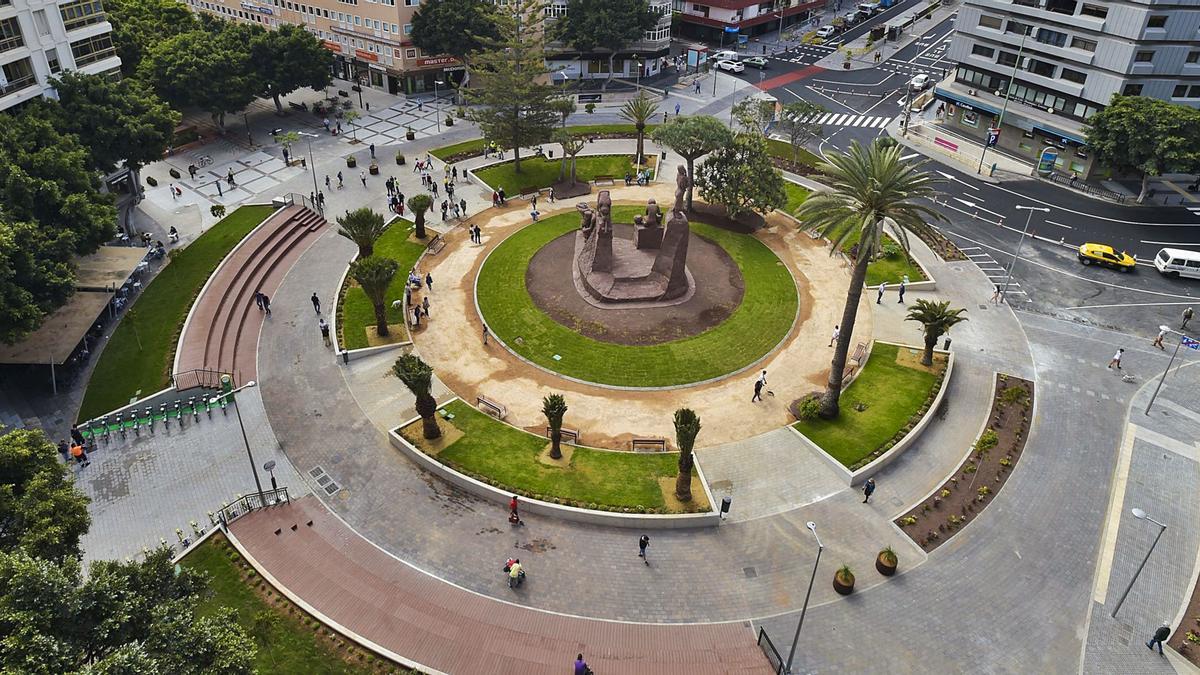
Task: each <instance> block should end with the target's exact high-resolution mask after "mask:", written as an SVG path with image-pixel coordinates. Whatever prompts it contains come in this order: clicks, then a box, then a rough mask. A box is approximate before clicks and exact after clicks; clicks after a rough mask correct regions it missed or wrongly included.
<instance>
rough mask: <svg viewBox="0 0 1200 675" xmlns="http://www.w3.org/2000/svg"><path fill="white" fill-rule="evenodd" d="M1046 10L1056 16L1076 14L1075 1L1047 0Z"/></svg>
mask: <svg viewBox="0 0 1200 675" xmlns="http://www.w3.org/2000/svg"><path fill="white" fill-rule="evenodd" d="M1046 10H1047V11H1050V12H1054V13H1056V14H1066V15H1067V16H1071V15H1073V14H1075V0H1046Z"/></svg>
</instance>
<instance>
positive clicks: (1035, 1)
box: [1012, 0, 1042, 7]
mask: <svg viewBox="0 0 1200 675" xmlns="http://www.w3.org/2000/svg"><path fill="white" fill-rule="evenodd" d="M1012 4H1014V5H1021V6H1022V7H1041V6H1042V3H1041V0H1012Z"/></svg>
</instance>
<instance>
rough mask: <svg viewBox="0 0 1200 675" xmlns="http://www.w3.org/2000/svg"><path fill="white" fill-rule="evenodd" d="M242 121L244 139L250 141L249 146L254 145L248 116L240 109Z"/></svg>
mask: <svg viewBox="0 0 1200 675" xmlns="http://www.w3.org/2000/svg"><path fill="white" fill-rule="evenodd" d="M242 122H243V123H245V125H246V140H247V141H249V142H250V147H254V136H253V135H252V134H251V133H250V116H249V115H247V114H246V111H245V110H243V111H242Z"/></svg>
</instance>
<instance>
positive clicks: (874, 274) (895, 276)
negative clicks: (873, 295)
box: [842, 232, 928, 286]
mask: <svg viewBox="0 0 1200 675" xmlns="http://www.w3.org/2000/svg"><path fill="white" fill-rule="evenodd" d="M858 234H859V233H858V232H855V233H852V234H851V235H850V237H849V238H848V239H846V242H845V243H844V244H842V252H843V253H845V254H846V255H849V254H850V249H851V248H853V246H854V245H855V244H857V243H858ZM883 236H884V238H885V239H886V240H887V241H890V242H892V243H895V244H896V245H897V246H899V243H897V242H896V240H895V239H893V238H892V237H891V236H890V235H887V234H885V235H883ZM916 239H917V237H912V239H911V240H912V241H915V240H916ZM905 275H907V276H908V280H909V281H910V282H913V281H925V280H926V279H928V277H926V276H925V273H924V272H922V271H921V266H920V265H918V264H917V263H916V261H915V260H913V259H912V256H910V255H909V254H908V252H906V251H904V250H903V249H901V251H900V252H899V253H896V254H894V255H892V256H889V257H887V258H880V259H878V260H873V261H871V263H870V264H868V265H867V279H866V282H865V283H866V285H868V286H878V285H879V284H880V282H883V281H886V282H888V284H898V283H900V280H901V279H903V278H904V277H905Z"/></svg>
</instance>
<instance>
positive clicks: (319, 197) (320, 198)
mask: <svg viewBox="0 0 1200 675" xmlns="http://www.w3.org/2000/svg"><path fill="white" fill-rule="evenodd" d="M317 206H320V207H321V208H325V193H324V192H318V193H317Z"/></svg>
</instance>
